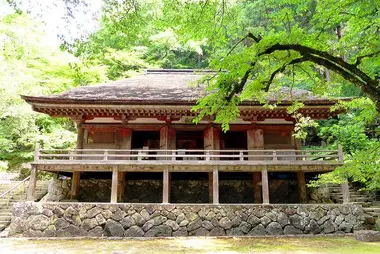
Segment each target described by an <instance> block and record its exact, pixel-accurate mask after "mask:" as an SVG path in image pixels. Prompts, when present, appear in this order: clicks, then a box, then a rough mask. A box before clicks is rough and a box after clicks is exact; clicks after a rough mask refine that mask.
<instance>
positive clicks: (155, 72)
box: [145, 69, 216, 74]
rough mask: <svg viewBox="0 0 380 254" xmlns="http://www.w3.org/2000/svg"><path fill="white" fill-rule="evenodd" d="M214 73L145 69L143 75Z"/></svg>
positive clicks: (208, 70) (195, 70)
mask: <svg viewBox="0 0 380 254" xmlns="http://www.w3.org/2000/svg"><path fill="white" fill-rule="evenodd" d="M203 73H216V71H213V70H210V69H146V70H145V74H203Z"/></svg>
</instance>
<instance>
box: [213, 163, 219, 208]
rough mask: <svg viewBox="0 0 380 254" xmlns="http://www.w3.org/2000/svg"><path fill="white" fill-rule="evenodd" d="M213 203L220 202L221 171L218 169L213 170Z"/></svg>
mask: <svg viewBox="0 0 380 254" xmlns="http://www.w3.org/2000/svg"><path fill="white" fill-rule="evenodd" d="M212 175H213V177H212V182H213V184H212V203H213V204H219V172H218V170H217V169H213V171H212Z"/></svg>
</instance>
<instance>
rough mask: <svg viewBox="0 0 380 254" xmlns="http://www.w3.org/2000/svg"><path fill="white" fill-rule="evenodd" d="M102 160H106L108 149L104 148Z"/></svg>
mask: <svg viewBox="0 0 380 254" xmlns="http://www.w3.org/2000/svg"><path fill="white" fill-rule="evenodd" d="M103 160H105V161H107V160H108V150H104V158H103Z"/></svg>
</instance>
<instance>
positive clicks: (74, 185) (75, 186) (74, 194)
mask: <svg viewBox="0 0 380 254" xmlns="http://www.w3.org/2000/svg"><path fill="white" fill-rule="evenodd" d="M79 185H80V171H73V175H72V177H71V195H70V196H71V199H77V198H78V194H79Z"/></svg>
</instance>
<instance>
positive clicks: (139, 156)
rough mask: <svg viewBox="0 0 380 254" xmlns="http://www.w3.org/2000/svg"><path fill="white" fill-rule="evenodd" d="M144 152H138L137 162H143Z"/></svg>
mask: <svg viewBox="0 0 380 254" xmlns="http://www.w3.org/2000/svg"><path fill="white" fill-rule="evenodd" d="M141 157H142V152H141V150H138V152H137V160H138V161H141V160H142V158H141Z"/></svg>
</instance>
